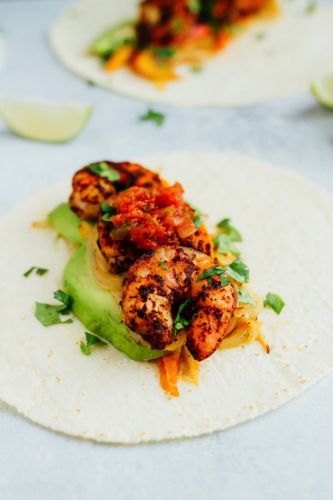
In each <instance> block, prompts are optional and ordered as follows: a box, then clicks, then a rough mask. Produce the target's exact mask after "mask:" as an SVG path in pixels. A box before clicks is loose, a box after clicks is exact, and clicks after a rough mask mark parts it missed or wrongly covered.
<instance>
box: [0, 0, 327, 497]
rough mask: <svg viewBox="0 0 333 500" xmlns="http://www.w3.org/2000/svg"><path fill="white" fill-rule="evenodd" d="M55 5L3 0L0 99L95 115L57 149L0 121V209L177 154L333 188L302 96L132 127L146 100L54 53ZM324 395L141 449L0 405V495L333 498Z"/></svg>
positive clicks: (320, 124)
mask: <svg viewBox="0 0 333 500" xmlns="http://www.w3.org/2000/svg"><path fill="white" fill-rule="evenodd" d="M63 5H65V2H63V1H61V0H58V1H42V0H39V1H30V0H25V1H16V0H11V1H8V0H7V1H3V0H1V1H0V26H1V28H2V30H3V31H4V32H5V34H6V38H7V44H8V47H7V49H8V53H7V62H6V66H5V67H4V68H3V70H2V71H1V72H0V96H12V97H38V98H41V97H45V98H51V99H60V100H61V99H66V100H70V99H75V100H82V101H88V102H93V104H94V108H95V111H94V115H93V118H92V120H91V122H90V123H89V125H88V127H87V128H86V129H85V130H84V131H83V133H82V134H81V135H80V136H79V137H78V138H77V139H76V140H75V141H73V142H71V143H69V144H66V145H59V146H57V145H46V144H38V143H33V142H28V141H24V140H22V139H19V138H16V137H14V136H12V135H10V134H9V133H8V132H7V131H6V130H5V129H3V128H1V126H0V174H1V177H0V179H1V182H0V213H4V212H5V211H6V210H7V209H9V208H10V207H11V206H13V205H15V203H17V202H19V201H20V200H22V199H24V198H26V197H28V196H30V195H32V194H33V193H34V192H36V191H37V190H38V189H39V188H41V187H42V186H45V185H47V184H50V183H52V182H55V181H58V180H65V179H67V180H68V179H69V177H70V175H71V174H72V172H73V171H74V170H75V169H77V168H78V167H80V166H81V165H82V164H85V163H88V162H89V161H94V160H97V159H103V158H110V159H127V158H128V157H135V156H139V155H140V156H141V155H143V154H144V155H148V154H153V153H159V152H161V151H171V150H186V151H188V150H204V151H216V150H219V151H220V150H223V151H224V150H235V151H238V152H242V153H245V154H249V155H253V156H256V157H258V158H263V159H265V160H268V161H270V162H272V163H275V164H278V165H280V166H282V167H286V168H292V169H294V170H296V171H298V172H300V173H302V174H303V175H304V176H305V177H307V178H308V179H310V180H312V181H314V182H315V183H317V184H320V185H322V186H324V187H326V189H328V190H330V191H331V192H333V114H332V113H329V112H328V111H325V110H323V109H321V108H320V107H319V106H318V105H317V104H316V103H315V102H314V100H313V98H312V97H311V95H310V94H309V93H304V94H300V95H298V96H295V97H293V98H290V99H285V100H281V101H280V100H276V101H275V102H270V103H268V104H262V105H257V106H251V107H249V108H246V109H205V108H201V109H176V108H171V107H163V106H158V107H157V108H158V110H161V111H163V112H165V114H166V117H167V118H166V122H165V125H164V126H163V127H161V128H157V127H155V126H154V124H151V123H140V122H139V121H138V117H139V116H140V115H141V114H142V113H144V112H145V111H146V109H147V104H145V103H142V102H139V101H134V100H131V99H128V98H125V97H122V96H118V95H115V94H112V93H107V92H106V91H104V90H101V89H99V88H97V87H91V86H89V85H87V84H86V83H85V82H83V81H81V80H79V79H77V78H76V77H75V76H73V75H71V74H70V73H68V72H67V71H66V70H65V69H64V68H62V66H61V65H60V64H59V63H58V62H57V61H56V60H55V58H54V57H53V55H52V54H51V53H50V50H49V48H48V45H47V26H48V25H49V24H50V23H51V22H52V20H53V19H54V17H55V15H56V14H57V13H58V12H59V11H60V10H61V8H62V7H63ZM286 78H288V75H286ZM281 210H283V207H281ZM305 223H306V221H305ZM2 237H4V235H2ZM0 279H1V278H0ZM319 321H320V318H318V322H319ZM332 401H333V378H332V377H329V378H327V379H325V380H324V381H322V382H321V383H319V384H318V385H316V386H315V388H313V389H311V390H310V391H308V392H307V393H306V394H304V395H303V396H301V397H299V398H297V399H296V400H294V401H292V402H291V403H290V404H288V405H286V406H285V407H282V408H280V409H278V410H276V411H274V412H273V413H271V414H268V415H266V416H264V417H262V418H259V419H256V420H255V421H253V422H249V423H247V424H245V425H241V426H238V427H236V428H233V429H231V430H229V431H227V432H223V433H220V434H214V435H211V436H208V437H202V438H198V439H192V440H183V441H178V442H167V443H161V444H149V445H140V446H106V445H98V444H94V443H90V442H84V441H78V440H74V439H71V438H68V437H65V436H62V435H57V434H54V433H52V432H49V431H46V430H44V429H42V428H40V427H38V426H36V425H34V424H32V423H30V422H27V421H26V420H24V419H23V418H21V417H20V416H17V415H15V414H12V413H11V412H9V411H8V410H5V409H3V410H0V450H1V452H0V498H1V500H14V499H15V500H16V499H20V500H21V499H24V500H25V499H27V500H45V499H52V500H53V499H63V500H69V499H82V500H86V499H93V498H98V499H108V498H113V499H127V498H135V499H139V500H141V499H142V500H145V499H153V498H156V499H168V500H169V499H172V500H176V499H177V500H178V499H179V500H184V499H190V498H191V499H207V500H215V499H226V500H228V499H232V500H238V499H250V500H252V499H254V500H257V499H259V500H261V499H281V498H283V499H301V500H307V499H316V500H317V499H318V500H326V499H327V500H330V499H332V498H333V479H332V463H333V451H332V447H333V430H332V421H333V402H332ZM130 417H131V418H135V415H132V416H130Z"/></svg>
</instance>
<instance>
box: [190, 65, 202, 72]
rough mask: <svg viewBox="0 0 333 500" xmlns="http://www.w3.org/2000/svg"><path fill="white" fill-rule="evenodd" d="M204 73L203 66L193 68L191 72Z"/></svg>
mask: <svg viewBox="0 0 333 500" xmlns="http://www.w3.org/2000/svg"><path fill="white" fill-rule="evenodd" d="M202 71H203V67H202V66H191V72H192V73H201V72H202Z"/></svg>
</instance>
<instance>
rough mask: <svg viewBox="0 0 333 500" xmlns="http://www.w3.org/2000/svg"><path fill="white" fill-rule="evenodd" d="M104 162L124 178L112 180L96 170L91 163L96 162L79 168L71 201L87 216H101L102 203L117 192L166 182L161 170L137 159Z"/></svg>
mask: <svg viewBox="0 0 333 500" xmlns="http://www.w3.org/2000/svg"><path fill="white" fill-rule="evenodd" d="M100 163H103V164H106V165H107V166H108V167H109V168H110V169H111V170H116V171H117V172H118V173H119V176H120V178H119V180H117V181H114V182H111V181H109V180H108V179H106V178H105V177H102V176H99V175H98V174H95V173H93V172H92V171H91V167H92V166H93V165H96V164H91V165H88V166H86V167H84V168H81V170H79V171H78V172H76V174H75V175H74V177H73V181H72V188H73V191H72V194H71V196H70V198H69V203H70V206H71V208H72V210H74V212H76V213H77V214H78V215H79V216H80V217H82V218H83V219H86V220H90V221H95V220H97V219H98V216H99V213H100V204H101V203H102V202H108V200H109V199H110V197H111V196H112V195H113V194H115V193H117V192H119V191H122V190H124V189H127V188H128V187H130V186H143V187H152V186H154V185H160V184H162V180H161V179H160V177H159V175H158V174H156V173H155V172H152V171H151V170H148V169H147V168H145V167H142V166H141V165H138V164H136V163H129V162H120V163H115V162H111V161H103V162H100Z"/></svg>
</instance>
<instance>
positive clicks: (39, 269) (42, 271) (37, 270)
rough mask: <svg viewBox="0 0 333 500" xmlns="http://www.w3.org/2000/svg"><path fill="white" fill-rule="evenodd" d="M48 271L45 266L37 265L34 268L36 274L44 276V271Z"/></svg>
mask: <svg viewBox="0 0 333 500" xmlns="http://www.w3.org/2000/svg"><path fill="white" fill-rule="evenodd" d="M48 272H49V270H48V269H46V268H45V267H37V268H36V274H37V275H38V276H44V274H46V273H48Z"/></svg>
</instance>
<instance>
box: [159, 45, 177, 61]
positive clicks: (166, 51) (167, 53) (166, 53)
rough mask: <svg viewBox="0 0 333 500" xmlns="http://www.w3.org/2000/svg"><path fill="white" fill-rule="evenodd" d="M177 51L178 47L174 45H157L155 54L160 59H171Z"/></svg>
mask: <svg viewBox="0 0 333 500" xmlns="http://www.w3.org/2000/svg"><path fill="white" fill-rule="evenodd" d="M175 53H176V49H175V48H173V47H155V48H154V55H155V57H157V58H158V59H169V58H170V57H172V56H174V55H175Z"/></svg>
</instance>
